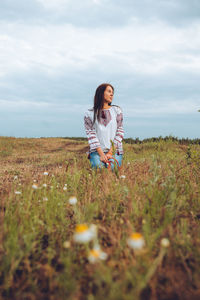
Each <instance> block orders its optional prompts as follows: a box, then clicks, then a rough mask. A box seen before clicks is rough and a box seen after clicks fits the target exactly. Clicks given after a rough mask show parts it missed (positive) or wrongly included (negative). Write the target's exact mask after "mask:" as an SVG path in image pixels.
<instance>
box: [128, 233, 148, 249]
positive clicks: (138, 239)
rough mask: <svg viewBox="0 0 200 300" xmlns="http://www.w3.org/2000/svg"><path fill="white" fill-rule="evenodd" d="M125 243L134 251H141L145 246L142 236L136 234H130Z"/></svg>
mask: <svg viewBox="0 0 200 300" xmlns="http://www.w3.org/2000/svg"><path fill="white" fill-rule="evenodd" d="M127 243H128V245H129V247H131V248H132V249H134V250H141V249H142V248H143V247H144V245H145V241H144V238H143V236H142V235H141V234H140V233H138V232H134V233H132V234H131V236H130V237H129V239H128V241H127Z"/></svg>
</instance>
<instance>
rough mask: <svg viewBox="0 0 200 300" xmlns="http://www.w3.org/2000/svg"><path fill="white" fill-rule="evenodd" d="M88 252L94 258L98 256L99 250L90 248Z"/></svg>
mask: <svg viewBox="0 0 200 300" xmlns="http://www.w3.org/2000/svg"><path fill="white" fill-rule="evenodd" d="M90 254H91V255H92V256H94V257H95V258H98V257H99V250H94V249H93V250H91V251H90Z"/></svg>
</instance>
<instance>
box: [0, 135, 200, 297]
mask: <svg viewBox="0 0 200 300" xmlns="http://www.w3.org/2000/svg"><path fill="white" fill-rule="evenodd" d="M124 148H125V156H124V164H123V170H122V171H121V173H120V174H115V173H111V172H109V171H107V170H102V171H98V172H95V171H93V170H91V169H90V166H89V161H88V160H87V158H86V154H85V153H86V151H87V143H86V142H78V141H75V140H74V141H73V140H67V139H63V138H46V139H15V138H0V165H1V169H0V196H1V226H2V228H3V230H2V231H1V236H0V239H1V248H0V262H1V274H0V295H1V298H2V299H16V300H17V299H20V300H21V299H52V300H54V299H56V300H57V299H73V300H76V299H83V300H84V299H90V300H92V299H95V300H96V299H97V300H101V299H104V298H107V299H113V300H117V299H125V300H129V299H130V300H133V299H163V300H164V299H181V300H182V299H199V297H200V285H199V273H200V272H199V263H200V251H199V249H200V238H199V236H200V229H199V218H200V204H199V200H200V199H199V195H200V185H199V175H200V163H199V150H200V147H199V146H191V147H190V149H189V150H188V147H186V146H184V145H182V146H180V145H178V144H177V143H173V142H170V141H167V142H157V143H145V144H141V145H128V144H126V145H125V146H124ZM44 171H47V172H48V176H44V174H43V173H44ZM121 174H123V175H125V176H126V178H124V179H122V178H120V175H121ZM52 175H53V176H52ZM15 176H17V178H16V177H15ZM34 180H35V184H37V185H38V187H41V188H40V189H38V190H33V189H32V184H33V183H34ZM44 183H46V184H47V188H42V184H44ZM64 184H67V191H64V190H63V187H64ZM16 190H18V191H21V192H22V194H21V195H16V194H15V191H16ZM70 195H76V196H77V198H78V204H77V206H76V209H75V208H72V207H70V205H69V204H68V198H69V196H70ZM44 197H47V198H48V201H43V200H42V199H44ZM83 222H86V223H88V224H91V223H93V224H97V225H98V229H99V241H100V244H101V246H102V248H103V250H104V251H105V252H106V253H107V254H108V260H107V261H105V262H101V263H98V264H95V265H91V264H89V262H88V259H87V247H84V246H82V245H81V246H80V245H76V244H75V243H74V242H73V240H72V236H73V232H74V228H75V225H76V224H78V223H83ZM132 231H138V232H141V233H142V234H143V236H144V238H145V241H146V247H145V249H144V252H143V253H141V254H140V255H136V254H135V253H134V252H133V251H132V250H131V249H129V248H128V246H127V242H126V240H127V237H128V236H129V234H130V233H131V232H132ZM163 237H167V238H168V239H169V240H170V247H169V248H168V249H167V250H166V251H165V253H164V254H163V256H162V248H161V247H160V240H161V238H163ZM65 241H69V242H70V247H69V248H67V249H65V248H64V247H63V243H64V242H65Z"/></svg>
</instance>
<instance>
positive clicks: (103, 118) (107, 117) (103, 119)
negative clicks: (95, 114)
mask: <svg viewBox="0 0 200 300" xmlns="http://www.w3.org/2000/svg"><path fill="white" fill-rule="evenodd" d="M110 121H111V114H110V111H109V110H102V111H101V115H100V120H99V123H100V124H102V125H104V126H105V127H106V126H107V125H108V123H109V122H110Z"/></svg>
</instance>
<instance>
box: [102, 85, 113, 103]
mask: <svg viewBox="0 0 200 300" xmlns="http://www.w3.org/2000/svg"><path fill="white" fill-rule="evenodd" d="M113 94H114V93H113V89H112V88H111V86H109V85H108V86H107V87H106V89H105V91H104V102H107V103H111V102H112V100H113Z"/></svg>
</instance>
